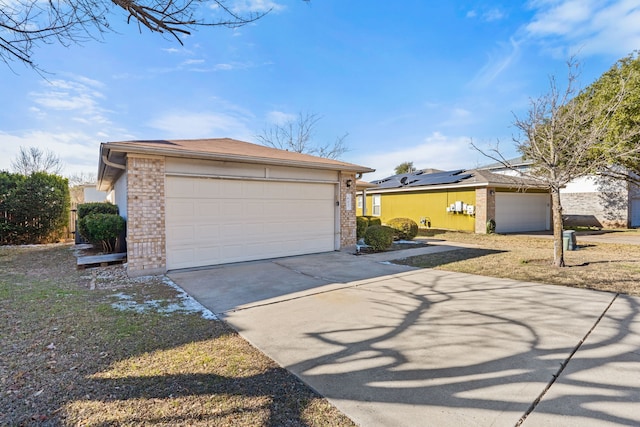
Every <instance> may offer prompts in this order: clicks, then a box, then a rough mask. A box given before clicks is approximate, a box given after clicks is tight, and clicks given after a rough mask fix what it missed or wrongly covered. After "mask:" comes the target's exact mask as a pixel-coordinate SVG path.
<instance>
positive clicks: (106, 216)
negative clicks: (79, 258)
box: [78, 202, 126, 253]
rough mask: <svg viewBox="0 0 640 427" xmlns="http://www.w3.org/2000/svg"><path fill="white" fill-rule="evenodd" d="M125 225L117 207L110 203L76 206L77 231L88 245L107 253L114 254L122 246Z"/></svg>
mask: <svg viewBox="0 0 640 427" xmlns="http://www.w3.org/2000/svg"><path fill="white" fill-rule="evenodd" d="M125 229H126V223H125V220H124V218H122V217H121V216H120V215H118V206H116V205H113V204H111V203H106V202H104V203H100V202H94V203H84V204H81V205H78V231H79V232H80V234H81V235H82V237H84V238H85V239H86V240H87V241H89V243H91V244H93V245H94V246H98V245H100V247H101V248H102V250H103V251H104V252H107V253H113V252H116V251H117V250H118V249H119V248H120V246H123V244H122V242H119V239H120V240H122V238H123V234H124V231H125Z"/></svg>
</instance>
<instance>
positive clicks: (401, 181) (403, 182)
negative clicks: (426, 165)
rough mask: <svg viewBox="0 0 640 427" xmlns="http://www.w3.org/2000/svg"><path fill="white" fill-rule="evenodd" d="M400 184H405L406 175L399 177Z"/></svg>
mask: <svg viewBox="0 0 640 427" xmlns="http://www.w3.org/2000/svg"><path fill="white" fill-rule="evenodd" d="M400 184H402V185H407V177H406V176H403V177H402V178H400Z"/></svg>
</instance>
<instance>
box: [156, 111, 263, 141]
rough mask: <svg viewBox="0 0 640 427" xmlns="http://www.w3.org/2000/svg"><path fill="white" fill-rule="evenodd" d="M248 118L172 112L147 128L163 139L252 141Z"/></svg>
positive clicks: (157, 118)
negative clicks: (150, 128)
mask: <svg viewBox="0 0 640 427" xmlns="http://www.w3.org/2000/svg"><path fill="white" fill-rule="evenodd" d="M247 122H248V118H247V117H246V116H244V115H243V114H238V113H235V112H225V113H218V112H193V111H172V112H168V113H165V114H162V115H160V116H158V117H156V118H155V119H153V120H151V121H150V122H149V123H148V126H150V127H152V128H154V129H157V130H159V131H161V132H162V135H163V138H168V139H178V138H182V139H188V138H224V137H229V138H236V139H241V140H249V141H251V140H252V139H253V135H254V133H253V132H252V131H251V130H250V129H249V127H248V125H247Z"/></svg>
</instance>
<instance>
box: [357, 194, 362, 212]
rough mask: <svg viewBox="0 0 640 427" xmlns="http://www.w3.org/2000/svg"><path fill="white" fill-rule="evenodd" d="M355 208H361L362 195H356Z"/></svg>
mask: <svg viewBox="0 0 640 427" xmlns="http://www.w3.org/2000/svg"><path fill="white" fill-rule="evenodd" d="M356 208H358V209H362V195H360V194H359V195H357V196H356Z"/></svg>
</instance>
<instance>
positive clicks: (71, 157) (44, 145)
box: [0, 131, 100, 176]
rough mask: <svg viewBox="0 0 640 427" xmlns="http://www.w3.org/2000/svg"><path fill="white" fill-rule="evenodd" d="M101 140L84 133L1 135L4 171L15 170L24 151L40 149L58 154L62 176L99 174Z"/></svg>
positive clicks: (0, 168)
mask: <svg viewBox="0 0 640 427" xmlns="http://www.w3.org/2000/svg"><path fill="white" fill-rule="evenodd" d="M99 146H100V142H99V140H98V139H97V138H96V137H95V136H93V135H90V134H86V133H83V132H73V131H70V132H66V133H53V132H46V131H28V132H25V133H23V134H9V133H5V132H0V170H11V162H12V161H13V160H14V159H15V158H16V157H17V155H18V153H19V151H20V147H25V148H26V147H38V148H40V149H42V150H49V151H52V152H53V153H55V154H56V155H57V156H58V157H60V159H61V160H62V162H63V164H64V168H63V171H62V175H64V176H70V175H73V174H75V173H80V172H91V173H95V172H96V170H97V168H98V147H99Z"/></svg>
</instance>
